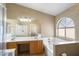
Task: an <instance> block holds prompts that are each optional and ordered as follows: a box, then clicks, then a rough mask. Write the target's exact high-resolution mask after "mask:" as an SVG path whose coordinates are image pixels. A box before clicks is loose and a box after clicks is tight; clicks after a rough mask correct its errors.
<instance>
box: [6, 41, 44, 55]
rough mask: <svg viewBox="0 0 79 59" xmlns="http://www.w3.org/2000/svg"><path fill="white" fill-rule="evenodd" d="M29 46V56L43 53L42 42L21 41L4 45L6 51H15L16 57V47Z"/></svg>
mask: <svg viewBox="0 0 79 59" xmlns="http://www.w3.org/2000/svg"><path fill="white" fill-rule="evenodd" d="M27 43H28V44H29V55H36V54H41V53H43V41H42V40H33V41H23V42H21V41H20V42H19V41H18V42H8V43H7V44H6V45H7V46H6V47H7V49H14V48H15V49H16V55H19V53H18V51H19V49H18V45H20V44H25V45H26V46H27ZM26 53H27V52H26Z"/></svg>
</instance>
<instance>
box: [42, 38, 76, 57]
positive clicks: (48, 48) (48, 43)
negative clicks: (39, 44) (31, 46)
mask: <svg viewBox="0 0 79 59" xmlns="http://www.w3.org/2000/svg"><path fill="white" fill-rule="evenodd" d="M74 42H75V41H67V40H63V39H59V38H52V39H48V38H43V44H44V47H45V52H46V55H47V56H55V50H54V48H55V45H61V44H69V43H74Z"/></svg>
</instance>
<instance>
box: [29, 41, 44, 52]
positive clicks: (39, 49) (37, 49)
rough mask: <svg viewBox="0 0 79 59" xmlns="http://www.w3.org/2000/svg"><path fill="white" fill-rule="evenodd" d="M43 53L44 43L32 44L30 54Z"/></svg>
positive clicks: (34, 42) (36, 42)
mask: <svg viewBox="0 0 79 59" xmlns="http://www.w3.org/2000/svg"><path fill="white" fill-rule="evenodd" d="M42 52H43V42H42V41H41V40H39V41H31V42H30V54H38V53H42Z"/></svg>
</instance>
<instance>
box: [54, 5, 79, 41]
mask: <svg viewBox="0 0 79 59" xmlns="http://www.w3.org/2000/svg"><path fill="white" fill-rule="evenodd" d="M62 17H69V18H71V19H73V21H74V23H75V30H76V31H75V37H76V40H79V4H76V5H75V6H73V7H71V8H70V9H68V10H66V11H64V12H62V13H61V14H59V15H57V16H56V17H55V23H57V21H58V20H59V19H60V18H62ZM55 25H56V24H55Z"/></svg>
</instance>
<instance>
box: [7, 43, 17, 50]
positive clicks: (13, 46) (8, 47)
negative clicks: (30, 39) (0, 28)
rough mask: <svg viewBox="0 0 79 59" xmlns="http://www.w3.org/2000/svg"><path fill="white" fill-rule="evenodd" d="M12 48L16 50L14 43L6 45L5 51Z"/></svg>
mask: <svg viewBox="0 0 79 59" xmlns="http://www.w3.org/2000/svg"><path fill="white" fill-rule="evenodd" d="M12 48H16V43H14V42H11V43H7V49H12Z"/></svg>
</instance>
